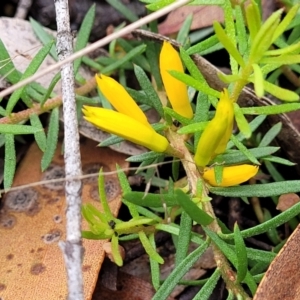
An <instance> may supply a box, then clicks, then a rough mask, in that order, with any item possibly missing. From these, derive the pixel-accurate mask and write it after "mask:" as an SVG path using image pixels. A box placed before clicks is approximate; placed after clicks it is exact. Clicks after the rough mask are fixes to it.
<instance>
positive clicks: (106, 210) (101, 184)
mask: <svg viewBox="0 0 300 300" xmlns="http://www.w3.org/2000/svg"><path fill="white" fill-rule="evenodd" d="M98 191H99V198H100V203H101V205H102V209H103V211H104V214H105V216H106V217H107V218H109V219H112V220H113V219H114V216H113V214H112V212H111V210H110V207H109V204H108V201H107V197H106V189H105V180H104V174H103V171H102V168H101V169H100V172H99V176H98Z"/></svg>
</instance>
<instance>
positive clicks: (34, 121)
mask: <svg viewBox="0 0 300 300" xmlns="http://www.w3.org/2000/svg"><path fill="white" fill-rule="evenodd" d="M30 124H31V125H32V126H33V127H35V128H38V129H40V131H39V132H36V133H35V134H34V139H35V141H36V143H37V145H38V146H39V148H40V149H41V151H43V152H45V150H46V146H47V138H46V134H45V131H44V127H43V124H42V122H41V121H40V118H39V117H38V115H36V114H31V115H30ZM0 131H1V129H0Z"/></svg>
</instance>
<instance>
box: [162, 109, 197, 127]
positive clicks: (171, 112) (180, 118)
mask: <svg viewBox="0 0 300 300" xmlns="http://www.w3.org/2000/svg"><path fill="white" fill-rule="evenodd" d="M163 110H164V113H165V115H169V116H171V117H172V118H174V119H175V120H177V121H178V122H180V123H181V124H183V125H187V124H190V123H191V120H190V119H188V118H185V117H183V116H182V115H180V114H178V113H177V112H176V111H175V110H173V109H172V108H170V107H164V108H163Z"/></svg>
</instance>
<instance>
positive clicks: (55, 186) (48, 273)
mask: <svg viewBox="0 0 300 300" xmlns="http://www.w3.org/2000/svg"><path fill="white" fill-rule="evenodd" d="M81 155H82V168H83V173H84V174H91V173H96V172H98V171H99V168H100V167H103V170H104V171H111V170H114V169H115V165H116V164H118V165H120V167H121V168H127V167H128V163H126V162H125V160H124V159H125V155H122V154H120V153H117V152H114V151H112V150H110V149H104V148H103V149H102V148H98V147H96V143H95V142H91V141H89V140H85V142H84V143H82V145H81ZM41 157H42V153H41V151H40V150H39V149H38V147H37V146H36V145H35V144H33V145H32V146H31V147H30V149H29V150H28V152H27V155H26V156H25V157H24V159H23V161H22V162H21V164H20V166H19V168H18V171H17V173H16V177H15V182H14V186H21V185H26V184H28V185H29V184H30V183H34V182H39V181H41V180H51V179H55V178H63V177H64V166H63V155H62V154H61V145H60V146H59V147H58V149H57V151H56V155H55V157H54V159H53V162H52V164H51V165H50V167H49V168H48V169H47V170H46V171H45V172H44V173H42V172H41V171H40V170H41V167H40V161H41ZM105 183H106V191H107V196H108V199H109V201H110V202H109V204H110V207H111V210H112V212H113V213H114V214H115V215H116V214H117V212H118V210H119V207H120V205H121V190H120V187H119V182H118V180H117V175H116V174H114V175H109V176H106V177H105ZM82 199H83V202H84V203H87V202H90V203H92V204H93V205H95V206H96V207H98V208H100V203H99V197H98V187H97V177H92V178H87V179H84V180H83V194H82ZM3 201H4V205H3V208H2V210H1V214H0V245H1V247H0V298H1V299H5V300H14V299H30V300H43V299H45V300H46V299H47V300H52V299H53V300H57V299H66V296H67V285H66V271H65V265H64V260H63V256H62V252H61V250H60V248H59V247H58V241H59V240H63V239H65V209H66V206H65V197H64V183H63V182H62V181H60V182H47V183H45V184H43V185H38V186H30V185H29V186H28V187H26V188H23V189H21V190H16V191H11V192H9V193H7V194H6V195H5V196H4V198H3ZM83 228H85V229H87V224H86V223H85V222H83ZM104 243H105V241H93V240H83V247H84V248H85V252H84V260H83V266H82V268H83V276H84V299H91V297H92V293H93V290H94V288H95V284H96V281H97V278H98V273H99V270H100V267H101V264H102V261H103V259H104V256H105V253H104V251H103V248H102V245H103V244H104Z"/></svg>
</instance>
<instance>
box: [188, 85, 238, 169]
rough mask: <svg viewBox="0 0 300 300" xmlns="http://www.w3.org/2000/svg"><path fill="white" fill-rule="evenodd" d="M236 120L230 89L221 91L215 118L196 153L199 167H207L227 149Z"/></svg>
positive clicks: (203, 134)
mask: <svg viewBox="0 0 300 300" xmlns="http://www.w3.org/2000/svg"><path fill="white" fill-rule="evenodd" d="M233 120H234V111H233V103H232V101H231V100H230V98H229V95H228V91H227V90H226V89H224V91H223V92H222V93H221V97H220V100H219V103H218V105H217V108H216V114H215V116H214V118H213V119H212V120H211V121H210V122H209V123H208V125H207V127H206V128H205V130H204V131H203V133H202V135H201V138H200V140H199V142H198V145H197V150H196V153H195V157H194V160H195V163H196V165H197V166H199V167H205V166H206V165H207V164H208V163H209V162H210V160H211V159H212V158H213V157H215V156H216V155H218V154H221V153H223V152H224V151H225V150H226V146H227V143H228V141H229V139H230V136H231V133H232V128H233Z"/></svg>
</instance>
